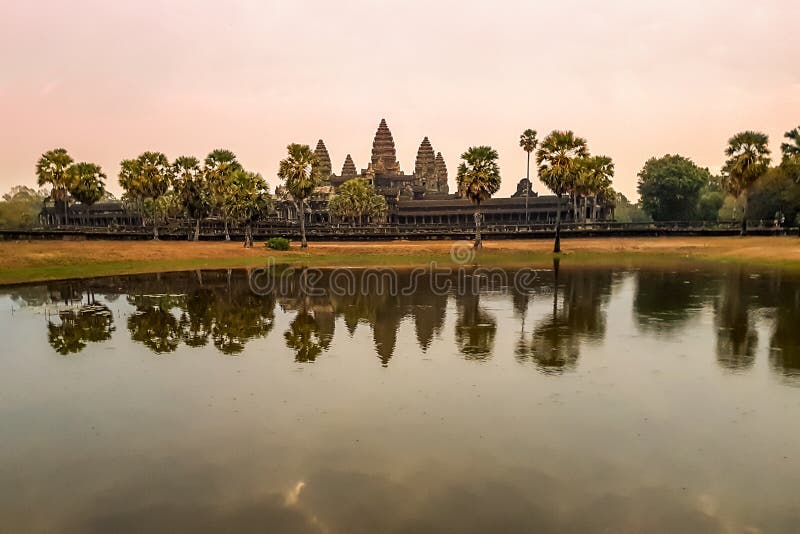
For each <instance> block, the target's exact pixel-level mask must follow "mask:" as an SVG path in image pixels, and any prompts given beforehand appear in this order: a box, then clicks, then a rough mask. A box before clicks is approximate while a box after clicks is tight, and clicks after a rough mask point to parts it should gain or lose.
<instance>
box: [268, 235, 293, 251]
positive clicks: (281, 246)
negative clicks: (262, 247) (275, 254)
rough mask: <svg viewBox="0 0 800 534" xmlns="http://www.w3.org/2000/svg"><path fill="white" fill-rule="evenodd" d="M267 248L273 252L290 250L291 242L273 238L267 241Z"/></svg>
mask: <svg viewBox="0 0 800 534" xmlns="http://www.w3.org/2000/svg"><path fill="white" fill-rule="evenodd" d="M267 248H270V249H272V250H289V240H288V239H286V238H285V237H273V238H272V239H270V240H269V241H267Z"/></svg>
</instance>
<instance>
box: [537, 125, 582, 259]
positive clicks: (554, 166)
mask: <svg viewBox="0 0 800 534" xmlns="http://www.w3.org/2000/svg"><path fill="white" fill-rule="evenodd" d="M588 155H589V150H588V149H587V148H586V139H584V138H582V137H577V136H576V135H575V134H574V133H573V132H572V131H561V130H554V131H552V132H550V134H549V135H548V136H547V137H545V139H544V141H542V143H541V144H540V145H539V150H538V151H537V152H536V163H537V165H538V166H539V179H540V180H541V181H542V182H543V183H544V185H546V186H547V188H548V189H550V191H552V192H553V193H554V194H555V195H556V197H558V209H557V210H556V239H555V244H554V245H553V252H554V253H559V252H561V195H563V194H564V193H566V192H568V191H570V190H571V189H572V188H573V186H574V184H575V182H576V180H577V178H578V172H579V165H578V161H579V160H580V158H585V157H586V156H588Z"/></svg>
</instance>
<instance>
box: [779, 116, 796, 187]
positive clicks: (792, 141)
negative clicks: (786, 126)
mask: <svg viewBox="0 0 800 534" xmlns="http://www.w3.org/2000/svg"><path fill="white" fill-rule="evenodd" d="M783 136H784V137H785V138H786V139H788V140H789V142H788V143H782V144H781V152H783V161H781V167H783V169H784V170H785V171H786V172H787V173H788V174H789V175H790V176H792V177H793V178H794V180H795V181H796V182H797V183H800V126H798V127H797V128H794V129H793V130H789V131H788V132H786V133H785V134H783Z"/></svg>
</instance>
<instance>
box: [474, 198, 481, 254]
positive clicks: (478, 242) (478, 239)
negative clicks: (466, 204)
mask: <svg viewBox="0 0 800 534" xmlns="http://www.w3.org/2000/svg"><path fill="white" fill-rule="evenodd" d="M474 217H475V244H474V245H473V248H483V240H481V203H480V201H478V202H476V203H475V215H474Z"/></svg>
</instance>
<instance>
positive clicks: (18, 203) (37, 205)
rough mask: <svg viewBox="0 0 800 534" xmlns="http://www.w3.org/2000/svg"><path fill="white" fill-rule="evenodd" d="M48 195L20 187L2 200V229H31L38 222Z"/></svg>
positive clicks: (0, 215) (16, 187)
mask: <svg viewBox="0 0 800 534" xmlns="http://www.w3.org/2000/svg"><path fill="white" fill-rule="evenodd" d="M45 196H46V194H45V193H43V192H41V191H36V190H35V189H32V188H30V187H26V186H24V185H18V186H14V187H12V188H11V190H10V191H9V192H8V193H6V194H5V195H3V198H2V200H0V228H30V227H32V226H34V225H35V224H36V222H37V221H38V217H39V213H40V212H41V211H42V204H43V203H44V199H45Z"/></svg>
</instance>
